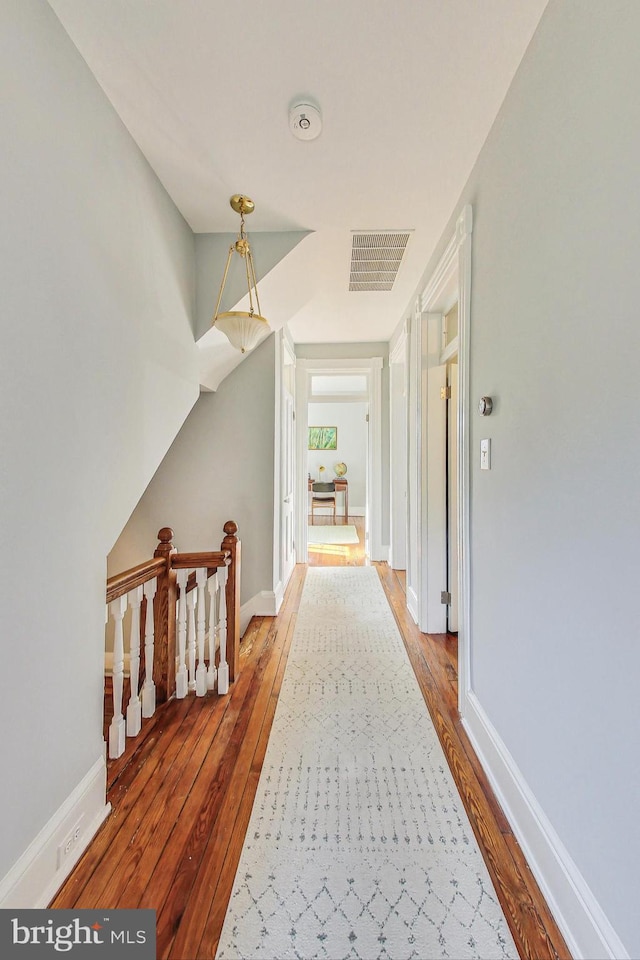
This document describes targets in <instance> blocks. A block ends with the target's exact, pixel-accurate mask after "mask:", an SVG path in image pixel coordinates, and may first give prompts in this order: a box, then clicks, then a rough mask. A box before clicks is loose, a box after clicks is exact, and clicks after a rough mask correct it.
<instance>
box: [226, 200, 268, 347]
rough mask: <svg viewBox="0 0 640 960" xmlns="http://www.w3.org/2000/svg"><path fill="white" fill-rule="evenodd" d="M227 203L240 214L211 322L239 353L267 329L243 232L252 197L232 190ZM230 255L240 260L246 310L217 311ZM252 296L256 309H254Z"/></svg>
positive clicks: (248, 246) (230, 258) (229, 262)
mask: <svg viewBox="0 0 640 960" xmlns="http://www.w3.org/2000/svg"><path fill="white" fill-rule="evenodd" d="M229 203H230V204H231V207H232V208H233V210H235V212H236V213H239V214H240V233H239V234H238V239H237V240H236V241H235V243H232V244H231V246H230V247H229V254H228V256H227V263H226V266H225V268H224V274H223V275H222V284H221V285H220V293H219V294H218V302H217V303H216V309H215V313H214V315H213V320H212V321H211V322H212V324H213V325H214V326H216V327H217V328H218V330H221V331H222V333H224V334H225V336H227V337H228V338H229V341H230V342H231V345H232V346H234V347H235V348H236V350H240V352H241V353H246V352H247V350H253V348H254V347H255V346H256V344H258V343H259V342H260V340H262V339H264V337H266V335H267V334H268V333H269V332H270V328H269V324H268V323H267V321H266V320H265V318H264V317H262V316H261V315H260V301H259V300H258V284H257V281H256V271H255V267H254V265H253V254H252V252H251V247H250V245H249V240H248V239H247V236H246V234H245V232H244V218H245V214H247V215H248V214H250V213H253V211H254V209H255V203H254V202H253V200H250V199H249V197H245V196H243V195H242V194H240V193H234V195H233V196H232V197H231V199H230V200H229ZM234 254H238V255H239V257H240V259H241V260H243V261H244V269H245V274H246V279H247V290H248V293H249V310H248V311H245V310H228V311H226V312H223V313H219V312H218V311H219V310H220V303H221V301H222V294H223V292H224V287H225V283H226V282H227V276H228V274H229V268H230V266H231V262H232V260H233V258H234ZM254 297H255V307H256V308H257V311H256V309H254Z"/></svg>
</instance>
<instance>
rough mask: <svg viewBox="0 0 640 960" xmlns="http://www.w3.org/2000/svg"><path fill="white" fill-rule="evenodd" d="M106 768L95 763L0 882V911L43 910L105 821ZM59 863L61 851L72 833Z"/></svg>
mask: <svg viewBox="0 0 640 960" xmlns="http://www.w3.org/2000/svg"><path fill="white" fill-rule="evenodd" d="M106 789H107V766H106V762H105V758H104V756H102V757H100V758H99V759H98V760H96V762H95V763H94V765H93V766H92V767H91V769H90V770H89V771H88V773H87V774H86V775H85V776H84V777H83V778H82V780H81V781H80V783H79V784H78V786H77V787H76V788H75V789H74V790H73V791H72V792H71V794H70V795H69V796H68V797H67V799H66V800H65V801H64V803H63V804H62V805H61V806H60V807H59V808H58V810H56V812H55V813H54V815H53V816H52V817H51V819H50V820H49V821H48V823H46V824H45V825H44V827H43V828H42V830H41V831H40V833H39V834H38V835H37V837H36V838H35V839H34V840H33V841H32V843H31V844H30V845H29V846H28V847H27V849H26V850H25V852H24V853H23V854H22V856H21V857H20V859H19V860H18V861H17V863H15V864H14V865H13V867H12V868H11V870H10V871H9V872H8V873H7V875H6V876H5V877H4V879H3V880H2V881H1V882H0V909H20V908H22V907H24V908H29V909H33V908H43V907H47V906H48V905H49V903H50V902H51V900H52V899H53V897H54V896H55V894H56V892H57V891H58V890H59V889H60V887H61V886H62V884H63V883H64V881H65V880H66V878H67V877H68V875H69V874H70V873H71V870H72V869H73V867H74V866H75V865H76V863H77V862H78V860H79V859H80V857H81V856H82V854H83V853H84V851H85V850H86V849H87V847H88V846H89V843H90V842H91V840H92V839H93V837H94V836H95V834H96V832H97V830H98V828H99V827H100V826H101V824H102V823H103V821H104V820H105V819H106V817H107V816H108V815H109V813H110V811H111V804H110V803H105V796H106ZM76 831H77V832H78V836H77V838H76V839H75V840H74V841H73V848H72V850H71V851H70V852H69V853H67V854H66V855H65V856H64V858H63V859H61V854H60V852H59V850H60V847H61V846H62V845H63V844H64V843H65V841H66V840H67V839H68V838H70V837H71V836H72V835H73V834H74V833H75V832H76Z"/></svg>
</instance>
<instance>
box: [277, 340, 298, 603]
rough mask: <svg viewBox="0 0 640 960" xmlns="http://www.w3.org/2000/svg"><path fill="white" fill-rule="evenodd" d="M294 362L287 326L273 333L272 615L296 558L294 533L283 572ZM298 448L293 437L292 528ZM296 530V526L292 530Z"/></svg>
mask: <svg viewBox="0 0 640 960" xmlns="http://www.w3.org/2000/svg"><path fill="white" fill-rule="evenodd" d="M287 357H288V358H289V360H290V361H291V362H292V363H293V366H294V369H295V366H296V355H295V349H294V346H293V340H292V339H291V335H290V333H289V331H288V329H287V328H286V327H282V328H281V329H280V330H277V331H276V333H275V373H276V380H275V417H274V425H275V430H274V434H275V435H274V451H275V455H274V458H273V467H274V478H273V593H274V596H275V612H276V613H277V612H278V610H279V609H280V607H281V605H282V600H283V597H284V591H285V589H286V586H287V583H288V580H289V577H290V576H291V574H292V573H293V570H294V568H295V563H296V559H297V558H296V557H295V534H294V546H293V552H294V561H293V564H292V566H291V569H290V570H286V569H285V564H284V549H285V544H284V511H283V508H282V502H283V497H284V487H285V480H286V477H285V463H284V456H285V450H284V424H283V416H284V410H285V404H284V390H285V382H284V381H285V377H284V367H285V360H286V358H287ZM296 383H297V378H296V377H294V381H293V390H294V393H293V401H294V410H295V388H296ZM296 456H297V448H296V441H295V437H294V441H293V457H294V483H293V495H294V503H293V507H292V513H293V523H294V525H295V517H296V503H295V500H296V496H297V484H296V481H295V478H296V476H297V464H296ZM294 529H295V527H294Z"/></svg>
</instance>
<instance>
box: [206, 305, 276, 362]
mask: <svg viewBox="0 0 640 960" xmlns="http://www.w3.org/2000/svg"><path fill="white" fill-rule="evenodd" d="M215 326H216V327H217V328H218V330H221V331H222V333H224V335H225V336H226V337H228V339H229V342H230V343H231V346H233V347H235V348H236V350H240V352H241V353H246V352H247V350H253V348H254V347H255V346H256V345H257V344H258V343H260V341H261V340H264V338H265V337H266V336H267V334H268V333H269V324H268V323H267V321H266V320H265V318H264V317H261V316H260V315H259V314H257V313H253V314H252V313H245V312H244V311H241V310H229V311H228V312H227V313H220V314H218V316H217V317H216V318H215Z"/></svg>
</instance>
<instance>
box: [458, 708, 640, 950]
mask: <svg viewBox="0 0 640 960" xmlns="http://www.w3.org/2000/svg"><path fill="white" fill-rule="evenodd" d="M464 707H465V709H464V715H463V721H462V722H463V725H464V728H465V730H466V731H467V734H468V735H469V739H470V740H471V742H472V744H473V747H474V749H475V751H476V753H477V755H478V758H479V759H480V762H481V764H482V766H483V767H484V769H485V771H486V773H487V775H488V777H489V780H490V782H491V786H492V787H493V789H494V791H495V794H496V796H497V798H498V801H499V803H500V805H501V806H502V809H503V810H504V813H505V815H506V817H507V819H508V821H509V823H510V824H511V828H512V830H513V832H514V834H515V836H516V838H517V840H518V842H519V844H520V846H521V847H522V850H523V852H524V855H525V857H526V858H527V863H528V864H529V866H530V867H531V870H532V872H533V875H534V877H535V878H536V880H537V882H538V885H539V886H540V889H541V891H542V894H543V895H544V897H545V899H546V901H547V904H548V905H549V908H550V910H551V912H552V913H553V916H554V917H555V920H556V923H557V924H558V926H559V928H560V931H561V933H562V935H563V936H564V938H565V940H566V942H567V947H568V948H569V950H570V952H571V956H572V957H574V960H630V958H629V953H628V952H627V950H626V949H625V947H624V945H623V944H622V942H621V940H620V938H619V937H618V935H617V933H616V932H615V930H614V929H613V927H612V926H611V923H610V922H609V920H608V919H607V917H606V916H605V914H604V911H603V910H602V908H601V907H600V904H599V903H598V901H597V900H596V898H595V897H594V895H593V893H592V892H591V890H590V889H589V886H588V885H587V883H586V881H585V879H584V877H583V876H582V874H581V873H580V871H579V870H578V867H577V866H576V864H575V863H574V861H573V860H572V858H571V856H570V854H569V852H568V850H567V849H566V847H565V846H564V844H563V843H562V841H561V840H560V837H559V836H558V834H557V833H556V831H555V830H554V828H553V826H552V825H551V823H550V822H549V820H548V818H547V816H546V814H545V813H544V811H543V810H542V808H541V806H540V804H539V803H538V801H537V800H536V798H535V796H534V795H533V793H532V792H531V789H530V788H529V786H528V784H527V783H526V781H525V780H524V777H523V776H522V774H521V772H520V770H519V769H518V767H517V766H516V763H515V761H514V759H513V757H512V756H511V754H510V753H509V751H508V750H507V748H506V746H505V745H504V743H503V742H502V740H501V738H500V736H499V735H498V732H497V731H496V729H495V727H494V726H493V724H492V723H491V721H490V720H489V718H488V717H487V715H486V713H485V711H484V710H483V708H482V706H481V705H480V702H479V700H478V698H477V697H476V695H475V694H474V693H473V691H470V692H469V693H468V694H467V695H466V698H465V704H464Z"/></svg>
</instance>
